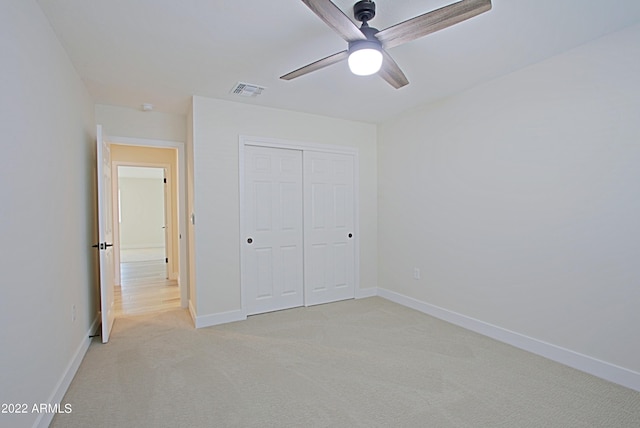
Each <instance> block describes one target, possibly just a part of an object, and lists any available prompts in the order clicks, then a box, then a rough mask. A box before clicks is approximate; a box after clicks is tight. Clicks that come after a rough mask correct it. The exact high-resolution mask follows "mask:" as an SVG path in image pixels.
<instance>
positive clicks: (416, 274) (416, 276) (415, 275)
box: [413, 268, 420, 279]
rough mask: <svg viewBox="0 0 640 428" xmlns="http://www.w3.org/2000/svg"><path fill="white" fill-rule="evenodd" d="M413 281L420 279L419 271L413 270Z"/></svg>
mask: <svg viewBox="0 0 640 428" xmlns="http://www.w3.org/2000/svg"><path fill="white" fill-rule="evenodd" d="M413 279H420V269H418V268H413Z"/></svg>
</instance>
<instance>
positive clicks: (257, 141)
mask: <svg viewBox="0 0 640 428" xmlns="http://www.w3.org/2000/svg"><path fill="white" fill-rule="evenodd" d="M246 146H259V147H271V148H275V149H290V150H300V151H302V152H303V153H302V154H303V158H304V152H305V151H313V152H325V153H335V154H346V155H351V156H353V161H354V165H353V205H354V206H353V214H354V232H353V233H354V237H353V238H354V273H353V276H354V278H353V280H354V297H355V298H358V294H359V290H360V210H359V206H360V204H359V200H360V191H359V176H360V174H359V157H358V149H357V148H356V147H350V146H338V145H333V144H322V143H310V142H300V141H291V140H282V139H276V138H265V137H254V136H248V135H240V136H239V141H238V159H239V180H240V182H239V190H240V195H239V200H240V207H239V208H240V235H239V236H238V243H239V251H240V301H241V302H242V314H243V316H246V315H247V302H246V295H245V284H244V283H243V281H244V278H246V275H245V271H246V268H247V267H246V265H245V263H246V260H244V257H243V251H242V248H243V247H242V246H243V245H245V244H246V243H245V235H246V234H247V228H246V222H245V218H244V216H245V209H244V208H245V207H244V204H245V202H244V192H245V179H244V177H245V147H246ZM303 176H304V172H303Z"/></svg>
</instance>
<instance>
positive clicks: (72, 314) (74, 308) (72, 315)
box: [71, 305, 76, 321]
mask: <svg viewBox="0 0 640 428" xmlns="http://www.w3.org/2000/svg"><path fill="white" fill-rule="evenodd" d="M75 320H76V305H73V306H71V321H75Z"/></svg>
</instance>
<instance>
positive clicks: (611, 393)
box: [51, 297, 640, 428]
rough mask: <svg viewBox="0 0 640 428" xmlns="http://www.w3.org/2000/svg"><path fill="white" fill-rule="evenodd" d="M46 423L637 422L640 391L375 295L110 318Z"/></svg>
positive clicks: (582, 424) (488, 424) (619, 424)
mask: <svg viewBox="0 0 640 428" xmlns="http://www.w3.org/2000/svg"><path fill="white" fill-rule="evenodd" d="M63 403H70V404H71V405H72V409H73V411H72V413H70V414H59V415H56V417H55V419H54V421H53V423H52V425H51V426H53V427H66V428H69V427H510V428H511V427H563V428H566V427H616V428H622V427H639V426H640V393H638V392H636V391H633V390H630V389H627V388H624V387H621V386H618V385H616V384H613V383H610V382H607V381H605V380H602V379H598V378H596V377H593V376H591V375H588V374H585V373H582V372H579V371H577V370H574V369H571V368H569V367H566V366H563V365H561V364H557V363H554V362H552V361H549V360H547V359H544V358H542V357H538V356H536V355H533V354H530V353H527V352H525V351H522V350H519V349H516V348H514V347H511V346H509V345H505V344H503V343H500V342H497V341H494V340H492V339H489V338H487V337H484V336H481V335H479V334H476V333H473V332H470V331H468V330H465V329H462V328H459V327H456V326H454V325H451V324H448V323H446V322H444V321H440V320H438V319H435V318H432V317H430V316H427V315H425V314H422V313H420V312H417V311H414V310H412V309H408V308H405V307H403V306H400V305H397V304H395V303H392V302H389V301H387V300H384V299H381V298H378V297H374V298H368V299H362V300H348V301H343V302H337V303H332V304H327V305H320V306H313V307H309V308H296V309H290V310H286V311H280V312H273V313H268V314H262V315H256V316H251V317H249V319H247V320H246V321H241V322H236V323H230V324H225V325H220V326H215V327H209V328H203V329H198V330H196V329H194V328H193V326H192V323H191V321H190V318H189V315H188V313H187V312H186V311H184V310H175V311H169V312H163V313H159V314H155V315H144V316H137V317H128V318H119V319H118V320H117V321H116V324H115V327H114V330H113V333H112V337H111V340H110V342H109V343H108V344H106V345H102V344H100V343H98V341H97V340H95V341H94V342H93V343H92V344H91V346H90V348H89V350H88V352H87V355H86V357H85V359H84V361H83V362H82V365H81V367H80V369H79V371H78V373H77V375H76V377H75V379H74V380H73V382H72V384H71V386H70V388H69V390H68V392H67V394H66V396H65V398H64V400H63Z"/></svg>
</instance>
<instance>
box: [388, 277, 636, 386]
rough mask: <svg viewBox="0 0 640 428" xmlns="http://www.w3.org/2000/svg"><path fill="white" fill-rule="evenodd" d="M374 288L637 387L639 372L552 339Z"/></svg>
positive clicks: (471, 327)
mask: <svg viewBox="0 0 640 428" xmlns="http://www.w3.org/2000/svg"><path fill="white" fill-rule="evenodd" d="M377 291H378V292H377V295H378V296H380V297H382V298H384V299H387V300H390V301H392V302H395V303H398V304H400V305H402V306H406V307H408V308H411V309H415V310H417V311H420V312H423V313H425V314H427V315H431V316H433V317H435V318H439V319H441V320H443V321H447V322H450V323H451V324H455V325H457V326H460V327H463V328H465V329H467V330H471V331H474V332H476V333H479V334H482V335H484V336H488V337H491V338H492V339H496V340H498V341H500V342H503V343H506V344H508V345H511V346H515V347H516V348H520V349H523V350H525V351H528V352H531V353H533V354H536V355H540V356H542V357H545V358H548V359H550V360H552V361H555V362H558V363H560V364H564V365H566V366H569V367H572V368H574V369H577V370H580V371H583V372H585V373H589V374H591V375H594V376H597V377H599V378H602V379H605V380H608V381H610V382H613V383H617V384H618V385H622V386H625V387H627V388H630V389H633V390H635V391H640V373H637V372H634V371H632V370H629V369H626V368H624V367H619V366H616V365H615V364H611V363H607V362H606V361H601V360H598V359H596V358H593V357H590V356H588V355H584V354H580V353H578V352H575V351H571V350H569V349H565V348H562V347H560V346H556V345H553V344H551V343H547V342H543V341H541V340H538V339H534V338H532V337H528V336H525V335H523V334H520V333H516V332H513V331H510V330H507V329H504V328H502V327H498V326H495V325H492V324H488V323H486V322H483V321H480V320H477V319H474V318H471V317H468V316H466V315H462V314H459V313H456V312H453V311H450V310H448V309H444V308H441V307H439V306H435V305H431V304H429V303H426V302H422V301H420V300H417V299H414V298H412V297H408V296H405V295H403V294H399V293H396V292H394V291H390V290H386V289H384V288H378V289H377Z"/></svg>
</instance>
